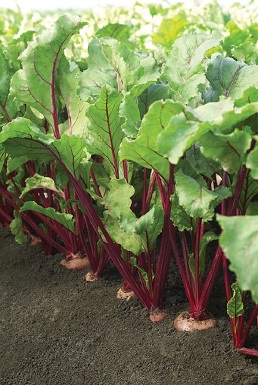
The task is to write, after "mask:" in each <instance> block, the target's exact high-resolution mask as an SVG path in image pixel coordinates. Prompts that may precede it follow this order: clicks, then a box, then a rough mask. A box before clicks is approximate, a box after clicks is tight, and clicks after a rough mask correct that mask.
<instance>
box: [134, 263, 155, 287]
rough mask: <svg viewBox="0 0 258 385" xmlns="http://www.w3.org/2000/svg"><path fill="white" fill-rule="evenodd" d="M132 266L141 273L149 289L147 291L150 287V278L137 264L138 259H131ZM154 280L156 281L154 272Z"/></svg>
mask: <svg viewBox="0 0 258 385" xmlns="http://www.w3.org/2000/svg"><path fill="white" fill-rule="evenodd" d="M130 264H131V265H132V266H134V267H136V269H137V270H138V271H139V272H140V273H141V275H142V277H143V279H144V282H145V285H146V287H147V289H148V288H149V287H150V283H149V277H148V273H147V272H146V271H145V270H143V269H142V268H141V267H140V266H139V265H138V263H137V259H136V257H131V258H130ZM152 279H154V273H153V272H152Z"/></svg>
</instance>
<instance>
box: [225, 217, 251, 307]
mask: <svg viewBox="0 0 258 385" xmlns="http://www.w3.org/2000/svg"><path fill="white" fill-rule="evenodd" d="M217 219H218V222H219V224H220V226H221V228H222V230H223V232H222V234H221V237H220V245H221V247H222V249H223V251H224V253H225V255H226V257H227V258H228V259H229V261H230V266H229V268H230V270H232V271H233V272H234V273H235V274H236V276H237V281H238V283H239V286H240V288H241V289H242V290H244V291H247V290H249V291H251V294H252V298H253V300H254V301H255V303H258V285H257V275H258V259H257V253H258V216H256V215H252V216H249V215H248V216H233V217H223V216H222V215H217Z"/></svg>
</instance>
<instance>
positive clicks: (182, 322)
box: [174, 311, 216, 332]
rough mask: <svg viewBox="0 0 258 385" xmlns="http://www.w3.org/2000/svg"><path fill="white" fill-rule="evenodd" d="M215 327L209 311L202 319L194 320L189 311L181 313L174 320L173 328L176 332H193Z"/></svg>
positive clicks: (214, 321)
mask: <svg viewBox="0 0 258 385" xmlns="http://www.w3.org/2000/svg"><path fill="white" fill-rule="evenodd" d="M215 327H216V320H215V319H214V318H213V316H212V315H211V314H210V313H206V315H205V317H204V319H202V320H196V319H195V318H193V317H192V316H191V315H190V313H189V312H187V311H186V312H183V313H181V314H180V315H179V316H178V317H177V318H176V319H175V320H174V328H175V329H176V330H177V331H178V332H193V331H195V330H208V329H211V328H215Z"/></svg>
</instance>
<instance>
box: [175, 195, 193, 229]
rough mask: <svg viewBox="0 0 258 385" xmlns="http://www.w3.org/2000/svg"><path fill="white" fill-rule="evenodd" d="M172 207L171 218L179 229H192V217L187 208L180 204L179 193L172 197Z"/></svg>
mask: <svg viewBox="0 0 258 385" xmlns="http://www.w3.org/2000/svg"><path fill="white" fill-rule="evenodd" d="M171 201H172V207H171V214H170V219H171V220H172V221H173V223H174V225H175V226H176V227H177V228H178V230H179V231H181V232H182V231H184V230H187V231H190V230H192V229H193V226H192V218H191V217H190V215H188V214H187V213H186V211H185V209H184V208H183V207H182V206H181V205H180V204H179V199H178V196H177V194H176V193H175V194H173V195H172V197H171Z"/></svg>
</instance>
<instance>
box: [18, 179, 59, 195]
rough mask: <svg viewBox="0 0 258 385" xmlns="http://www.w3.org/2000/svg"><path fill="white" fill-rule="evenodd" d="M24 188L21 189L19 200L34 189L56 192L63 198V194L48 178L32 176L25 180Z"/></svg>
mask: <svg viewBox="0 0 258 385" xmlns="http://www.w3.org/2000/svg"><path fill="white" fill-rule="evenodd" d="M25 183H26V187H25V188H24V189H23V191H22V194H21V195H20V198H23V197H24V195H26V194H27V193H28V192H30V191H31V190H34V189H47V190H51V191H54V192H56V193H57V194H58V195H60V196H63V192H62V191H61V190H58V189H57V187H56V185H55V181H54V180H53V179H51V178H49V177H46V176H42V175H39V174H37V173H36V174H34V175H33V176H32V177H30V178H27V179H26V180H25Z"/></svg>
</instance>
